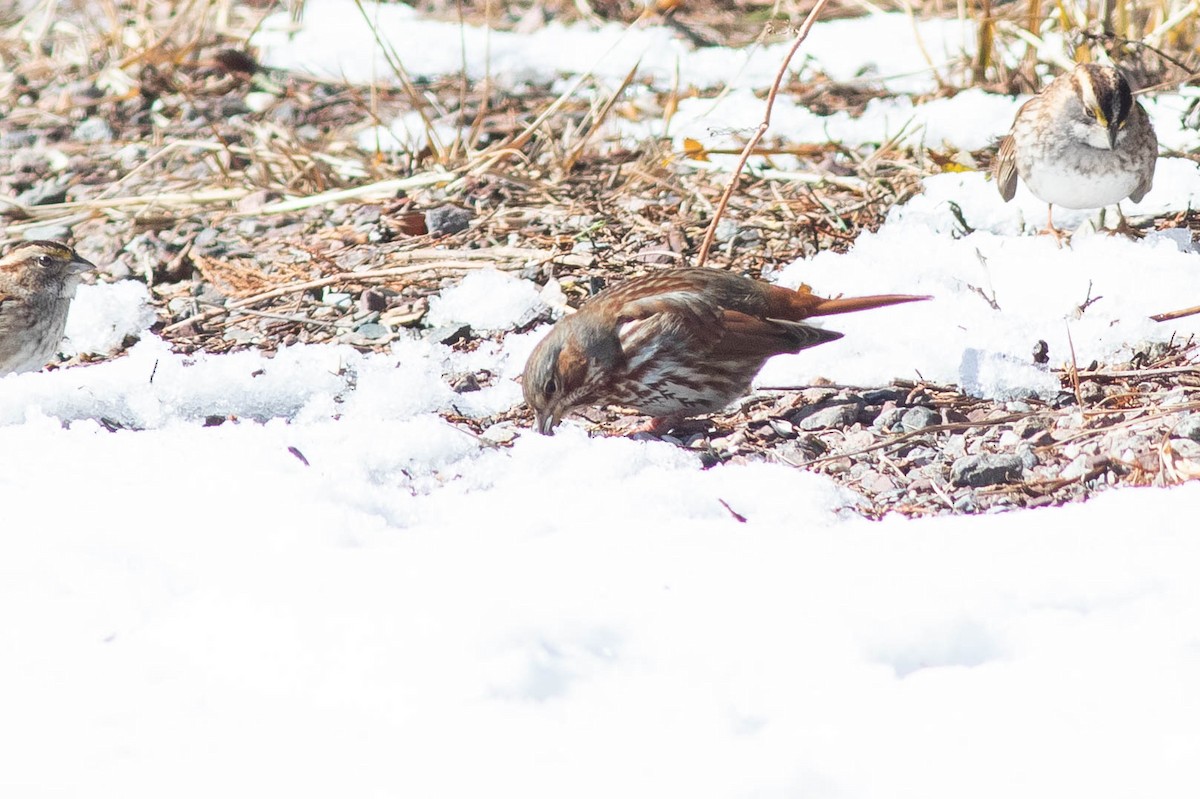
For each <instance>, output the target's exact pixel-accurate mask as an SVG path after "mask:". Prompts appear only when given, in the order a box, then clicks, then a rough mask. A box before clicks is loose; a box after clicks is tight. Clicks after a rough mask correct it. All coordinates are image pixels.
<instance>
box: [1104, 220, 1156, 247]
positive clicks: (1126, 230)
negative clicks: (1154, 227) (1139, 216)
mask: <svg viewBox="0 0 1200 799" xmlns="http://www.w3.org/2000/svg"><path fill="white" fill-rule="evenodd" d="M1103 230H1104V232H1105V233H1107V234H1108V235H1110V236H1125V237H1126V238H1129V239H1133V240H1134V241H1137V240H1138V239H1144V238H1146V232H1145V231H1143V230H1138V229H1137V228H1135V227H1134V226H1133V225H1131V224H1129V221H1128V220H1126V219H1125V217H1124V216H1122V217H1121V221H1120V222H1118V223H1117V226H1116V227H1106V228H1103Z"/></svg>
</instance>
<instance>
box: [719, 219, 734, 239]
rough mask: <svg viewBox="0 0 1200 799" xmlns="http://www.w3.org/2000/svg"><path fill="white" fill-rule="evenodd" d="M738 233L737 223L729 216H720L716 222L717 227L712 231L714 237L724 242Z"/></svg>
mask: <svg viewBox="0 0 1200 799" xmlns="http://www.w3.org/2000/svg"><path fill="white" fill-rule="evenodd" d="M737 234H738V223H737V222H735V221H733V220H732V219H730V218H729V217H722V218H721V221H720V222H718V223H717V229H716V231H715V232H714V237H715V238H716V240H717V241H719V242H726V241H729V240H730V239H732V238H734V237H736V236H737Z"/></svg>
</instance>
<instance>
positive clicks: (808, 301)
mask: <svg viewBox="0 0 1200 799" xmlns="http://www.w3.org/2000/svg"><path fill="white" fill-rule="evenodd" d="M785 297H786V299H785ZM773 299H775V300H777V301H778V300H781V299H782V300H785V301H786V303H787V305H788V311H789V312H790V313H789V314H788V316H787V317H786V318H791V319H806V318H808V317H810V316H830V315H831V314H839V313H851V312H853V311H866V310H870V309H871V308H883V307H884V306H887V305H899V304H900V303H902V302H918V301H920V300H930V299H933V298H932V297H928V296H918V295H915V294H874V295H871V296H869V297H835V298H829V297H820V296H818V295H816V294H813V293H812V289H810V288H809V287H808V286H801V287H800V288H798V289H796V290H795V291H789V292H787V294H786V295H784V294H782V293H780V294H776V295H775V296H774V297H773Z"/></svg>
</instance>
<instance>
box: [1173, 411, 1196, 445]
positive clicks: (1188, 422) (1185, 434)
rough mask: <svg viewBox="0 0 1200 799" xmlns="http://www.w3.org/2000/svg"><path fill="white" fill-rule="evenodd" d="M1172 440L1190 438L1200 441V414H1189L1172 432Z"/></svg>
mask: <svg viewBox="0 0 1200 799" xmlns="http://www.w3.org/2000/svg"><path fill="white" fill-rule="evenodd" d="M1171 438H1190V439H1191V440H1192V441H1200V413H1189V414H1188V415H1187V416H1185V417H1183V418H1182V419H1180V420H1179V424H1177V425H1175V429H1174V430H1172V431H1171Z"/></svg>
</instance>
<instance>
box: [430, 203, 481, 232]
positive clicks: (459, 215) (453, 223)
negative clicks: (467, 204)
mask: <svg viewBox="0 0 1200 799" xmlns="http://www.w3.org/2000/svg"><path fill="white" fill-rule="evenodd" d="M474 218H475V213H474V212H473V211H471V210H470V209H468V208H459V207H458V206H456V205H441V206H438V207H437V208H431V209H429V210H428V211H426V212H425V229H426V230H428V231H429V234H430V235H431V236H449V235H451V234H452V233H460V232H462V231H464V230H466V229H467V227H468V226H469V225H470V224H471V220H472V219H474Z"/></svg>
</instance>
